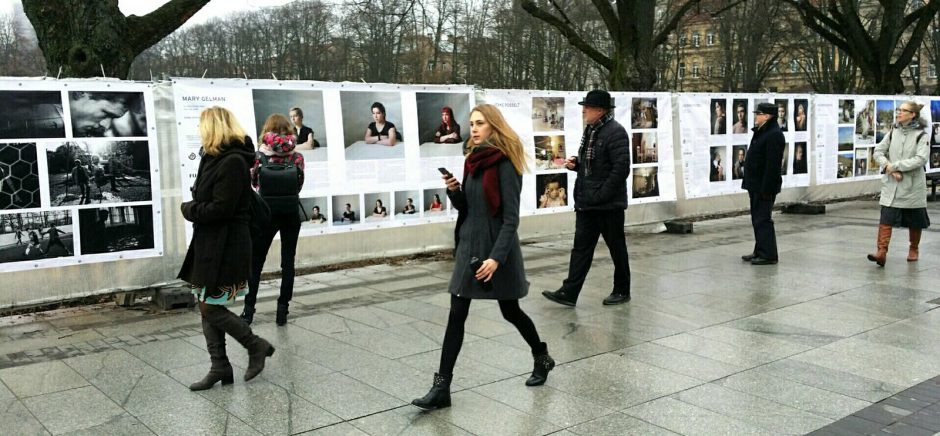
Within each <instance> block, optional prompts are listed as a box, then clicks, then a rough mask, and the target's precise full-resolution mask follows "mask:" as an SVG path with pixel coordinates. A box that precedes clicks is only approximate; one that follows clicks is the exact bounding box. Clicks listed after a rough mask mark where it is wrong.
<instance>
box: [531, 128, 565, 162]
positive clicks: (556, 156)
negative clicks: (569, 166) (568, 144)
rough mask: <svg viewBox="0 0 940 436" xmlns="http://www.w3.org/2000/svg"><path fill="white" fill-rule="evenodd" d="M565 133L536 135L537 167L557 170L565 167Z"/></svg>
mask: <svg viewBox="0 0 940 436" xmlns="http://www.w3.org/2000/svg"><path fill="white" fill-rule="evenodd" d="M567 158H568V156H567V155H566V154H565V135H551V136H536V137H535V168H536V169H540V170H555V169H559V168H564V167H565V161H566V159H567Z"/></svg>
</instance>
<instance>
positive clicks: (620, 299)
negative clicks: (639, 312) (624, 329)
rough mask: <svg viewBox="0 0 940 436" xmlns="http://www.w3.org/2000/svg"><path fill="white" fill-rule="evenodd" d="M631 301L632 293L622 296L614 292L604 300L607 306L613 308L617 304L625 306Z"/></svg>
mask: <svg viewBox="0 0 940 436" xmlns="http://www.w3.org/2000/svg"><path fill="white" fill-rule="evenodd" d="M628 301H630V293H629V292H628V293H626V294H620V293H617V292H613V293H611V294H610V295H608V296H607V298H605V299H604V305H605V306H613V305H615V304H623V303H626V302H628Z"/></svg>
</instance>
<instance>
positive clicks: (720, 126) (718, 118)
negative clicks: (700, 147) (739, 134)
mask: <svg viewBox="0 0 940 436" xmlns="http://www.w3.org/2000/svg"><path fill="white" fill-rule="evenodd" d="M709 106H710V107H711V126H712V128H711V132H712V135H724V134H725V133H728V113H727V110H728V100H725V99H723V98H713V99H712V101H711V104H710V105H709Z"/></svg>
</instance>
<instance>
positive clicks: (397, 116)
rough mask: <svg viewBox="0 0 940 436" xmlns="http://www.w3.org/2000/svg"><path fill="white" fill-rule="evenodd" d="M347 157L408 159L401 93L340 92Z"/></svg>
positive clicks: (354, 158)
mask: <svg viewBox="0 0 940 436" xmlns="http://www.w3.org/2000/svg"><path fill="white" fill-rule="evenodd" d="M339 96H340V104H341V105H342V108H343V140H344V142H345V144H344V146H345V154H346V160H368V159H404V158H405V144H404V143H403V142H402V141H403V139H404V137H405V132H404V131H402V128H403V126H404V120H403V119H402V109H401V94H399V93H397V92H374V91H340V93H339Z"/></svg>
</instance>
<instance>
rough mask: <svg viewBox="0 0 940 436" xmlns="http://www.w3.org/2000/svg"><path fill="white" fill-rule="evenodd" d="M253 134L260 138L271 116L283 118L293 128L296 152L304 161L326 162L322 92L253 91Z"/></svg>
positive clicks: (299, 90) (296, 90)
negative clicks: (288, 121) (285, 118)
mask: <svg viewBox="0 0 940 436" xmlns="http://www.w3.org/2000/svg"><path fill="white" fill-rule="evenodd" d="M251 97H252V100H253V102H254V110H255V132H257V133H258V136H261V135H263V134H264V133H265V132H262V130H263V129H264V123H265V122H266V121H267V119H268V117H269V116H271V115H272V114H276V113H279V114H281V115H284V116H286V117H287V118H288V119H289V120H290V122H291V126H292V127H293V129H294V136H295V137H296V140H295V142H296V144H297V146H296V148H295V150H296V151H299V152H300V153H301V154H302V155H303V156H304V161H307V162H319V161H326V160H327V156H326V146H327V143H326V141H327V135H326V121H324V115H323V92H322V91H312V90H301V89H293V90H289V89H253V90H251Z"/></svg>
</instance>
